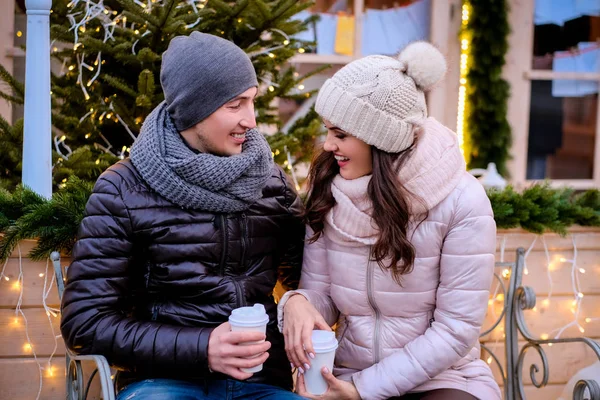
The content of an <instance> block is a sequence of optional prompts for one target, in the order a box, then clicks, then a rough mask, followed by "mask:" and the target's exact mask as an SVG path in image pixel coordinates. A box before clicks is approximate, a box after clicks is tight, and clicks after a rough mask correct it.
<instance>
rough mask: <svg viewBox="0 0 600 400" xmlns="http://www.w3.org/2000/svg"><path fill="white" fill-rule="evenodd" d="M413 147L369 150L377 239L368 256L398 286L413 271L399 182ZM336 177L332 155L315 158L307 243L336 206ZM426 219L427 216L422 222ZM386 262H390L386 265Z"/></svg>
mask: <svg viewBox="0 0 600 400" xmlns="http://www.w3.org/2000/svg"><path fill="white" fill-rule="evenodd" d="M415 146H416V140H415V142H414V143H413V145H412V146H411V147H409V148H408V149H406V150H404V151H402V152H401V153H387V152H384V151H382V150H379V149H378V148H376V147H374V146H371V154H372V156H373V176H372V178H371V181H370V182H369V186H368V188H367V194H368V196H369V199H370V200H371V202H372V204H373V215H372V217H373V220H374V221H375V224H376V225H377V227H378V228H379V238H378V239H377V242H375V244H374V245H373V247H372V248H371V255H370V256H371V257H372V260H373V261H377V264H378V265H379V266H380V267H381V268H382V269H390V270H391V271H392V276H393V277H394V280H395V281H396V282H397V283H398V284H401V278H402V275H404V274H408V273H410V272H411V271H412V268H413V264H414V261H415V248H414V246H413V245H412V243H411V242H410V240H409V239H408V237H407V231H408V225H409V222H410V205H409V204H408V200H407V199H408V194H409V193H408V190H407V189H406V188H405V187H404V186H403V185H402V183H401V182H400V181H399V179H398V172H399V171H400V169H401V168H402V165H403V164H404V163H405V161H406V160H407V159H408V158H409V157H410V154H411V152H412V150H413V149H414V147H415ZM338 173H339V166H338V164H337V161H336V160H335V158H334V157H333V154H332V153H329V152H326V151H321V152H319V153H318V154H317V155H316V156H315V157H314V159H313V162H312V164H311V167H310V170H309V173H308V184H309V188H310V189H309V193H308V198H307V201H306V211H305V213H304V217H305V221H306V223H307V224H308V225H309V226H310V227H311V228H312V230H313V231H314V235H313V236H312V237H311V238H310V239H309V240H310V242H311V243H312V242H314V241H316V240H317V239H318V238H319V237H320V236H321V235H322V234H323V229H324V227H325V226H324V221H325V216H326V215H327V213H328V212H329V210H331V208H332V207H333V206H334V205H335V199H334V198H333V194H332V193H331V184H332V182H333V178H335V176H336V175H337V174H338ZM413 198H416V197H414V196H413ZM417 200H418V201H420V199H418V198H417ZM426 218H427V215H425V216H424V218H423V220H425V219H426ZM423 220H421V221H423ZM386 259H389V264H387V265H386V263H385V260H386Z"/></svg>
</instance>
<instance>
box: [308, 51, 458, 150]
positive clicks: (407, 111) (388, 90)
mask: <svg viewBox="0 0 600 400" xmlns="http://www.w3.org/2000/svg"><path fill="white" fill-rule="evenodd" d="M445 73H446V59H445V58H444V56H443V55H442V53H440V51H439V50H438V49H437V48H435V47H434V46H433V45H431V44H430V43H427V42H415V43H412V44H409V45H408V46H407V47H406V48H404V50H402V51H401V52H400V54H399V55H398V57H397V58H393V57H388V56H368V57H364V58H361V59H359V60H356V61H353V62H351V63H350V64H348V65H346V66H345V67H343V68H342V69H340V70H339V71H338V72H336V73H335V74H334V75H333V76H332V77H331V78H330V79H328V80H327V81H326V82H325V84H324V85H323V87H322V88H321V90H320V91H319V95H318V97H317V103H316V106H315V110H316V111H317V113H319V115H321V117H323V118H324V119H326V120H328V121H329V122H331V124H333V125H334V126H336V127H338V128H340V129H342V130H344V131H345V132H347V133H348V134H350V135H352V136H355V137H357V138H359V139H360V140H362V141H364V142H366V143H368V144H370V145H373V146H375V147H377V148H378V149H381V150H383V151H387V152H389V153H399V152H401V151H403V150H405V149H407V148H409V147H410V146H411V144H412V143H413V140H414V134H413V129H414V127H415V126H419V125H421V124H422V123H423V121H424V120H425V118H427V105H426V104H425V94H424V92H425V91H427V90H429V89H431V88H432V87H433V86H434V85H435V84H436V83H437V82H438V81H439V80H440V79H441V78H442V77H443V76H444V74H445Z"/></svg>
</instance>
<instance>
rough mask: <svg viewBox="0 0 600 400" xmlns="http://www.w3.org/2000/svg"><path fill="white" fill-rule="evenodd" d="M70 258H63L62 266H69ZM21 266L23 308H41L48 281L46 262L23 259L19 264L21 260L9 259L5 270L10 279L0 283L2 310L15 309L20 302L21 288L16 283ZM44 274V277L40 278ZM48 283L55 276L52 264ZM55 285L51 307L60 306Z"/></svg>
mask: <svg viewBox="0 0 600 400" xmlns="http://www.w3.org/2000/svg"><path fill="white" fill-rule="evenodd" d="M69 263H70V259H69V258H61V265H63V266H65V265H69ZM20 265H21V267H22V270H23V299H22V306H23V307H31V306H40V305H41V304H42V292H43V288H44V280H45V279H46V276H45V274H46V261H31V260H30V259H28V258H22V259H21V261H20V262H19V258H12V257H11V258H9V259H8V260H7V263H6V267H5V269H4V274H5V275H7V276H8V278H9V279H10V280H9V281H6V280H5V279H2V280H1V281H0V308H7V307H10V308H13V309H14V307H15V306H16V305H17V302H18V300H19V293H20V290H19V288H17V287H15V283H16V282H17V281H18V278H19V270H20V268H19V267H20ZM40 274H44V276H40ZM48 274H50V275H49V276H48V281H47V284H48V285H49V284H50V279H51V278H52V277H53V276H54V267H53V266H52V263H49V264H48ZM55 284H56V282H55V283H54V284H53V286H52V289H51V290H50V292H49V296H48V299H47V304H48V305H51V306H58V305H59V303H60V302H59V300H58V291H57V290H56V286H55Z"/></svg>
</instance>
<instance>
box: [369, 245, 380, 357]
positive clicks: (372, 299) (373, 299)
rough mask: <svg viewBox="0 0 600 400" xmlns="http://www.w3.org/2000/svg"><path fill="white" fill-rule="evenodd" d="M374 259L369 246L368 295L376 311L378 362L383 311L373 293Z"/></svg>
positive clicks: (375, 333) (374, 348)
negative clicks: (380, 309)
mask: <svg viewBox="0 0 600 400" xmlns="http://www.w3.org/2000/svg"><path fill="white" fill-rule="evenodd" d="M373 264H374V263H373V261H372V260H371V248H370V247H369V262H368V264H367V297H368V299H369V304H370V305H371V308H372V309H373V311H374V312H375V332H374V334H373V364H377V363H378V362H379V329H380V325H381V321H380V320H381V313H380V312H379V308H377V304H376V303H375V297H374V295H373V272H374V269H375V266H374V265H373Z"/></svg>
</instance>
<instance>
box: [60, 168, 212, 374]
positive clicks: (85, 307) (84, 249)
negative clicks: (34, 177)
mask: <svg viewBox="0 0 600 400" xmlns="http://www.w3.org/2000/svg"><path fill="white" fill-rule="evenodd" d="M121 181H122V180H121V178H120V176H119V175H118V173H117V172H115V171H113V170H108V171H107V172H105V173H104V174H103V175H102V176H101V177H100V179H99V180H98V182H97V183H96V185H95V187H94V190H93V193H92V195H91V197H90V199H89V201H88V203H87V206H86V210H85V217H84V219H83V221H82V222H81V225H80V227H79V233H78V240H77V242H76V244H75V247H74V249H73V257H72V264H71V266H70V267H69V269H68V273H67V284H66V288H65V292H64V295H63V299H62V320H61V331H62V336H63V338H64V340H65V343H66V345H67V346H68V347H69V348H70V349H71V350H73V351H74V352H76V353H79V354H100V355H103V356H105V357H106V358H107V359H108V361H109V363H110V364H112V365H114V366H116V367H118V368H121V369H126V370H130V371H137V372H139V371H147V372H150V371H152V370H153V369H154V368H161V369H165V368H172V369H175V370H177V369H180V368H194V369H195V370H197V371H198V374H199V375H202V374H204V373H206V372H207V371H208V339H209V336H210V333H211V331H212V329H211V328H186V327H178V326H170V325H165V324H161V323H156V322H150V321H140V320H136V319H135V318H133V317H130V316H128V306H127V304H128V297H129V296H130V295H131V291H132V287H131V278H130V276H131V274H132V269H133V263H132V256H133V254H134V243H135V239H134V233H133V229H132V225H131V220H130V218H129V213H128V210H127V207H126V206H125V204H124V202H123V198H122V196H121V191H120V189H119V188H120V184H121ZM159 344H161V345H159ZM165 344H168V345H165Z"/></svg>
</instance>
